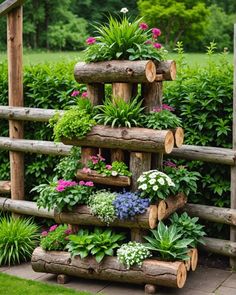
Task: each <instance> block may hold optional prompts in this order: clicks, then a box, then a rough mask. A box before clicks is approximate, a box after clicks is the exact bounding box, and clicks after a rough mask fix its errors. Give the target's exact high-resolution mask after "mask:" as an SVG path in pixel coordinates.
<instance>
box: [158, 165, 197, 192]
mask: <svg viewBox="0 0 236 295" xmlns="http://www.w3.org/2000/svg"><path fill="white" fill-rule="evenodd" d="M164 172H165V173H166V174H167V175H168V176H169V177H170V178H171V179H172V181H173V182H174V184H175V186H173V187H171V188H170V191H171V193H172V194H174V195H176V194H177V193H180V192H181V193H184V194H185V195H186V196H189V194H190V193H196V192H197V181H198V180H199V178H200V177H201V175H200V173H198V172H195V171H188V170H187V169H186V168H185V167H184V166H179V167H169V166H164Z"/></svg>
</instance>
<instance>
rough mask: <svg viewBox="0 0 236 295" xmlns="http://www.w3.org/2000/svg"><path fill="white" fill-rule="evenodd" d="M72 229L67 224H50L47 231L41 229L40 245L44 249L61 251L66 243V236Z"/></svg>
mask: <svg viewBox="0 0 236 295" xmlns="http://www.w3.org/2000/svg"><path fill="white" fill-rule="evenodd" d="M70 234H72V231H71V230H70V229H68V226H67V225H59V226H58V225H56V224H55V225H52V226H51V227H50V228H49V230H48V231H43V232H42V233H41V237H40V246H41V247H42V248H43V250H46V251H63V250H65V247H66V245H67V244H68V236H69V235H70Z"/></svg>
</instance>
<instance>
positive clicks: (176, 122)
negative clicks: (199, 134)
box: [143, 110, 182, 130]
mask: <svg viewBox="0 0 236 295" xmlns="http://www.w3.org/2000/svg"><path fill="white" fill-rule="evenodd" d="M143 125H144V127H147V128H152V129H158V130H161V129H174V128H176V127H181V126H182V122H181V119H180V118H178V117H177V116H176V115H175V114H173V113H171V112H170V111H168V110H160V111H157V112H151V113H149V114H146V115H145V118H144V122H143Z"/></svg>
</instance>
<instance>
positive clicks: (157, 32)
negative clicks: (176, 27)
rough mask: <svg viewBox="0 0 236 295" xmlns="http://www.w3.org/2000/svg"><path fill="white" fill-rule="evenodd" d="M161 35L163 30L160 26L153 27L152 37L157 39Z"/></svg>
mask: <svg viewBox="0 0 236 295" xmlns="http://www.w3.org/2000/svg"><path fill="white" fill-rule="evenodd" d="M159 36H161V30H160V29H158V28H153V29H152V37H153V38H154V39H156V38H157V37H159Z"/></svg>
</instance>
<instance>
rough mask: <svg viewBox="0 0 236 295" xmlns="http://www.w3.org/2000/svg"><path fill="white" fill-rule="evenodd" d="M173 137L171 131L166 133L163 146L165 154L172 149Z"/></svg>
mask: <svg viewBox="0 0 236 295" xmlns="http://www.w3.org/2000/svg"><path fill="white" fill-rule="evenodd" d="M174 143H175V140H174V135H173V133H172V132H171V131H168V132H167V133H166V136H165V141H164V146H165V153H166V154H169V153H171V152H172V150H173V148H174Z"/></svg>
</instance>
